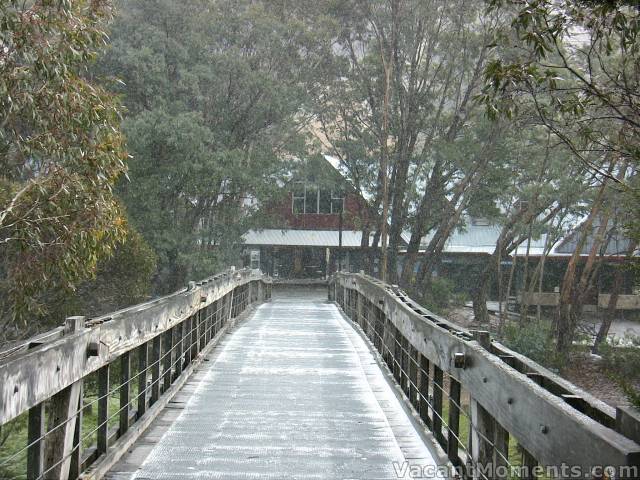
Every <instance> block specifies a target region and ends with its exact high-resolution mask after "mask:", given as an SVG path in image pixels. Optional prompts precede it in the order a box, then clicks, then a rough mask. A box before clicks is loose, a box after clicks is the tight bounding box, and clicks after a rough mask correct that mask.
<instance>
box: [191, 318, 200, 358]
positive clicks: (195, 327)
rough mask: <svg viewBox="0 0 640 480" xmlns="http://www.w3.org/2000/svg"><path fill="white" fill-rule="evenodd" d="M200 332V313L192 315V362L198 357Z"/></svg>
mask: <svg viewBox="0 0 640 480" xmlns="http://www.w3.org/2000/svg"><path fill="white" fill-rule="evenodd" d="M199 331H200V312H196V313H194V314H193V315H191V335H190V336H189V349H190V350H191V353H190V354H189V360H190V361H191V362H192V361H193V360H194V359H195V358H196V357H197V356H198V332H199Z"/></svg>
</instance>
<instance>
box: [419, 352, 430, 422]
mask: <svg viewBox="0 0 640 480" xmlns="http://www.w3.org/2000/svg"><path fill="white" fill-rule="evenodd" d="M419 355H420V418H422V421H423V422H424V423H425V425H426V426H427V427H429V428H431V419H430V418H429V359H428V358H427V357H425V356H424V355H422V354H419Z"/></svg>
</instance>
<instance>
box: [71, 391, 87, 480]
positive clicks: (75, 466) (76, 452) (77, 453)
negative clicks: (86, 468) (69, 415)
mask: <svg viewBox="0 0 640 480" xmlns="http://www.w3.org/2000/svg"><path fill="white" fill-rule="evenodd" d="M83 398H84V385H80V395H79V396H78V413H77V415H76V420H75V424H76V425H75V428H74V432H73V452H72V453H71V465H70V466H69V479H70V480H71V479H74V480H75V479H76V478H79V477H80V475H81V474H82V418H83V415H84V413H83V412H84V406H83V403H82V402H83Z"/></svg>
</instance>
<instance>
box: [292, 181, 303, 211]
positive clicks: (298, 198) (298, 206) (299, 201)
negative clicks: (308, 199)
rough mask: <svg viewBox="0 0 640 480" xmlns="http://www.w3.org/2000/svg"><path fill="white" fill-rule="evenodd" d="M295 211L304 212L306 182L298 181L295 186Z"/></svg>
mask: <svg viewBox="0 0 640 480" xmlns="http://www.w3.org/2000/svg"><path fill="white" fill-rule="evenodd" d="M292 209H293V213H304V183H302V182H296V184H295V186H294V188H293V207H292Z"/></svg>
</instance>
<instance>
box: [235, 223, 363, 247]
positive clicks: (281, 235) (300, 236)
mask: <svg viewBox="0 0 640 480" xmlns="http://www.w3.org/2000/svg"><path fill="white" fill-rule="evenodd" d="M242 238H243V241H244V243H245V245H277V246H294V247H338V246H339V245H340V239H339V232H338V231H337V230H293V229H283V230H280V229H270V228H265V229H263V230H249V231H248V232H247V233H245V234H244V235H243V236H242ZM361 241H362V232H361V231H353V230H343V231H342V246H343V247H359V246H360V245H361Z"/></svg>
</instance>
